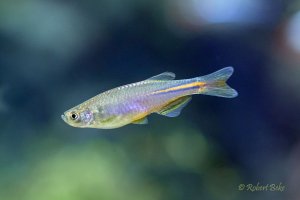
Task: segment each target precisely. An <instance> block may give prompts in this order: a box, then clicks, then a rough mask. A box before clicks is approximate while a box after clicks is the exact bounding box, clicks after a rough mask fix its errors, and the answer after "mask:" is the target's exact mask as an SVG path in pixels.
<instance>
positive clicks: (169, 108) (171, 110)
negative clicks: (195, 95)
mask: <svg viewBox="0 0 300 200" xmlns="http://www.w3.org/2000/svg"><path fill="white" fill-rule="evenodd" d="M191 100H192V97H191V96H185V97H181V98H179V99H177V100H175V101H172V102H171V103H169V104H168V105H166V106H165V107H164V108H162V109H161V110H160V111H159V112H157V113H158V114H160V115H165V116H167V117H177V116H178V115H180V112H181V110H182V109H183V108H184V107H185V106H186V105H187V104H188V103H189V102H190V101H191Z"/></svg>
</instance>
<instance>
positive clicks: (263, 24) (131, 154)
mask: <svg viewBox="0 0 300 200" xmlns="http://www.w3.org/2000/svg"><path fill="white" fill-rule="evenodd" d="M226 66H233V67H234V68H235V73H234V75H233V76H232V77H231V78H230V80H229V84H230V85H231V86H232V87H233V88H235V89H236V90H237V91H238V92H239V96H238V97H237V98H235V99H224V98H217V97H209V96H203V95H198V96H194V98H193V101H192V102H191V103H190V104H189V105H188V106H187V107H186V108H185V109H184V111H183V112H182V114H181V115H180V116H179V117H177V118H167V117H163V116H159V115H151V116H150V119H149V124H148V125H128V126H125V127H123V128H119V129H114V130H96V129H77V128H73V127H70V126H68V125H67V124H65V123H64V122H63V121H62V120H61V118H60V115H61V114H62V113H63V112H64V111H65V110H67V109H69V108H70V107H73V106H75V105H77V104H79V103H81V102H82V101H84V100H86V99H88V98H90V97H92V96H94V95H96V94H98V93H100V92H102V91H105V90H108V89H111V88H114V87H116V86H120V85H123V84H127V83H132V82H135V81H140V80H143V79H146V78H148V77H150V76H153V75H156V74H159V73H162V72H164V71H172V72H174V73H176V74H177V78H178V79H180V78H191V77H196V76H200V75H205V74H208V73H211V72H213V71H215V70H218V69H220V68H222V67H226ZM299 88H300V1H299V0H286V1H276V0H275V1H274V0H228V1H224V0H162V1H159V0H86V1H84V0H75V1H70V0H69V1H68V0H64V1H58V0H26V1H21V0H19V1H18V0H1V1H0V199H1V200H53V199H59V200H82V199H84V200H119V199H122V200H127V199H128V200H196V199H205V200H206V199H207V200H210V199H212V200H219V199H220V200H223V199H225V200H226V199H233V200H235V199H236V200H237V199H275V200H276V199H289V200H293V199H294V200H298V199H299V198H300V192H299V189H298V188H299V184H300V170H299V166H300V161H299V157H300V142H299V133H300V105H299V104H300V103H299V102H300V90H299ZM257 183H259V184H261V185H266V184H280V183H282V184H283V185H284V186H286V188H285V190H284V191H283V192H271V191H260V192H250V191H239V190H238V186H239V185H240V184H257Z"/></svg>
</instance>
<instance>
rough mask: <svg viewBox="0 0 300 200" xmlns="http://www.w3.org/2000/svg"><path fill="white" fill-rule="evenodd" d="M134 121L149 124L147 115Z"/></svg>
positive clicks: (134, 122)
mask: <svg viewBox="0 0 300 200" xmlns="http://www.w3.org/2000/svg"><path fill="white" fill-rule="evenodd" d="M132 123H133V124H148V119H147V117H144V118H141V119H138V120H136V121H133V122H132Z"/></svg>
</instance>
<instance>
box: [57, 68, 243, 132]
mask: <svg viewBox="0 0 300 200" xmlns="http://www.w3.org/2000/svg"><path fill="white" fill-rule="evenodd" d="M233 72H234V69H233V67H225V68H223V69H220V70H218V71H216V72H214V73H211V74H208V75H205V76H200V77H196V78H190V79H181V80H175V74H174V73H172V72H164V73H161V74H159V75H156V76H153V77H151V78H148V79H146V80H143V81H140V82H136V83H131V84H127V85H123V86H120V87H117V88H114V89H111V90H108V91H105V92H103V93H100V94H98V95H97V96H95V97H92V98H91V99H89V100H87V101H85V102H83V103H81V104H79V105H77V106H75V107H73V108H71V109H69V110H67V111H65V112H64V113H63V114H62V115H61V118H62V119H63V121H65V122H66V123H67V124H69V125H70V126H73V127H78V128H98V129H114V128H119V127H122V126H125V125H127V124H147V123H148V119H147V116H148V115H150V114H152V113H157V114H159V115H163V116H166V117H177V116H179V115H180V113H181V111H182V109H183V108H184V107H185V106H186V105H187V104H188V103H189V102H190V101H191V99H192V95H194V94H203V95H211V96H217V97H225V98H234V97H236V96H238V92H237V91H236V90H234V89H233V88H231V87H230V86H229V85H228V84H227V83H226V81H227V80H228V79H229V77H230V76H231V75H232V74H233Z"/></svg>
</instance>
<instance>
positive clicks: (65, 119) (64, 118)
mask: <svg viewBox="0 0 300 200" xmlns="http://www.w3.org/2000/svg"><path fill="white" fill-rule="evenodd" d="M61 118H62V120H64V121H65V122H67V118H66V116H65V115H64V114H62V115H61Z"/></svg>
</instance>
